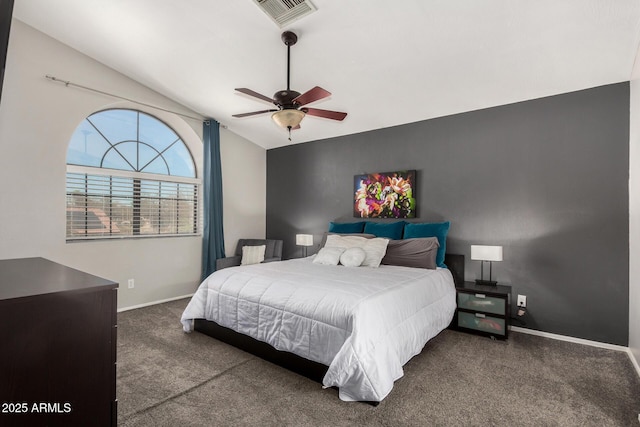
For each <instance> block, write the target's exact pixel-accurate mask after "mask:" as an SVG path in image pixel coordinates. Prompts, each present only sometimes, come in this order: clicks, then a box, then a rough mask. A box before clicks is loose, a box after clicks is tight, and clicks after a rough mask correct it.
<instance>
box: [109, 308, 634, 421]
mask: <svg viewBox="0 0 640 427" xmlns="http://www.w3.org/2000/svg"><path fill="white" fill-rule="evenodd" d="M187 302H188V301H187V300H180V301H174V302H170V303H166V304H160V305H156V306H152V307H146V308H142V309H138V310H132V311H126V312H123V313H120V314H119V315H118V380H117V393H118V425H119V426H336V427H337V426H359V425H362V426H516V425H518V426H638V425H640V423H639V422H638V414H639V413H640V379H639V378H638V376H637V374H636V372H635V370H634V368H633V365H632V364H631V361H630V360H629V356H628V355H627V354H626V353H623V352H619V351H614V350H605V349H600V348H593V347H589V346H583V345H579V344H572V343H567V342H562V341H556V340H551V339H548V338H541V337H536V336H532V335H527V334H520V333H512V334H511V335H510V337H509V340H508V341H507V342H502V341H492V340H490V339H487V338H484V337H480V336H475V335H470V334H465V333H460V332H456V331H451V330H445V331H443V332H442V333H441V334H440V335H438V336H437V337H436V338H434V339H433V340H432V341H430V342H429V343H427V345H426V347H425V348H424V350H423V351H422V353H421V354H419V355H418V356H416V357H414V358H413V359H412V360H411V361H410V362H409V363H408V364H407V365H406V366H405V368H404V371H405V375H404V377H403V378H401V379H400V380H399V381H397V382H396V383H395V386H394V389H393V390H392V391H391V393H390V394H389V396H388V397H387V398H386V399H385V400H384V401H383V402H382V403H381V404H380V405H379V406H377V407H372V406H370V405H367V404H363V403H353V402H352V403H347V402H342V401H340V399H339V398H338V394H337V391H336V390H333V389H327V390H323V389H322V388H321V386H320V385H319V384H318V383H315V382H313V381H311V380H309V379H307V378H304V377H301V376H299V375H296V374H294V373H292V372H289V371H287V370H285V369H282V368H280V367H278V366H275V365H272V364H270V363H268V362H265V361H263V360H261V359H259V358H256V357H255V356H252V355H250V354H248V353H245V352H243V351H241V350H238V349H236V348H234V347H231V346H229V345H227V344H224V343H221V342H219V341H217V340H214V339H213V338H209V337H207V336H205V335H202V334H200V333H197V332H194V333H191V334H185V333H183V332H182V329H181V326H180V322H179V319H180V315H181V314H182V310H183V309H184V307H185V306H186V304H187Z"/></svg>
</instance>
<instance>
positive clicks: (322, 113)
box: [302, 108, 347, 121]
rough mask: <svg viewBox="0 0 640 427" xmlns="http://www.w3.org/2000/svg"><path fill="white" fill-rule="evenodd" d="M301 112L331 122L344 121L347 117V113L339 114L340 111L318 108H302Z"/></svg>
mask: <svg viewBox="0 0 640 427" xmlns="http://www.w3.org/2000/svg"><path fill="white" fill-rule="evenodd" d="M302 111H304V112H305V113H307V114H308V115H310V116H316V117H323V118H325V119H331V120H340V121H342V120H344V118H345V117H347V113H341V112H340V111H331V110H320V109H318V108H302Z"/></svg>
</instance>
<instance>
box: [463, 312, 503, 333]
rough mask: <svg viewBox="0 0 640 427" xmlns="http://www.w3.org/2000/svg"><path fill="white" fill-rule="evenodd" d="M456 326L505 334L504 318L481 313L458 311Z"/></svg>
mask: <svg viewBox="0 0 640 427" xmlns="http://www.w3.org/2000/svg"><path fill="white" fill-rule="evenodd" d="M458 327H460V328H467V329H474V330H476V331H482V332H487V333H490V334H496V335H502V336H505V335H506V322H505V319H502V318H499V317H493V316H489V315H486V314H483V313H467V312H466V311H458Z"/></svg>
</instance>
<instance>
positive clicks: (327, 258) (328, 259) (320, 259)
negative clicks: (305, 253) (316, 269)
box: [313, 247, 345, 265]
mask: <svg viewBox="0 0 640 427" xmlns="http://www.w3.org/2000/svg"><path fill="white" fill-rule="evenodd" d="M344 251H345V249H344V248H326V247H325V248H322V249H320V250H319V251H318V254H317V255H316V257H315V258H314V259H313V263H314V264H322V265H338V262H340V255H342V253H343V252H344Z"/></svg>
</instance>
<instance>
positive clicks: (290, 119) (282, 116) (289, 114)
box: [271, 109, 305, 128]
mask: <svg viewBox="0 0 640 427" xmlns="http://www.w3.org/2000/svg"><path fill="white" fill-rule="evenodd" d="M304 116H305V114H304V112H303V111H300V110H291V109H288V110H280V111H277V112H275V113H273V114H272V115H271V118H272V119H273V121H274V122H276V123H277V124H278V126H282V127H283V128H288V127H291V128H294V127H296V126H298V125H299V124H300V122H301V121H302V119H304Z"/></svg>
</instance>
